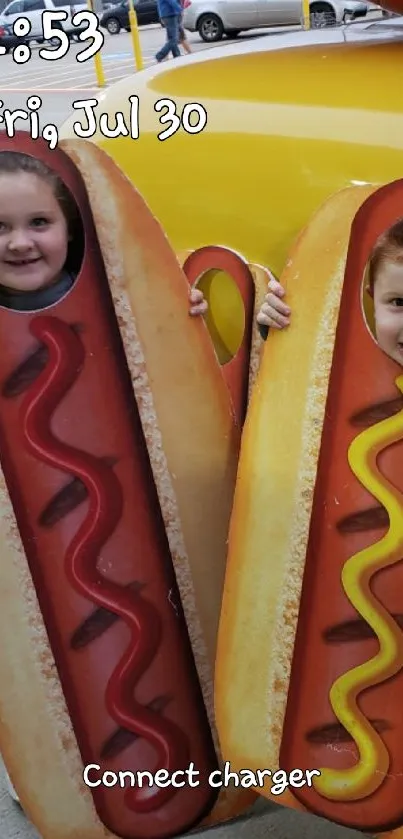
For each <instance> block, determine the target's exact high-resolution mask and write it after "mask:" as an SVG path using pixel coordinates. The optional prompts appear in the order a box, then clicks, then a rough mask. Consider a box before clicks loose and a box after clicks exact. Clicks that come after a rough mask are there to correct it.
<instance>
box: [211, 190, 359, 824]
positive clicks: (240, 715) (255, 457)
mask: <svg viewBox="0 0 403 839" xmlns="http://www.w3.org/2000/svg"><path fill="white" fill-rule="evenodd" d="M373 192H374V189H373V188H370V187H368V188H367V187H362V188H361V187H359V188H354V189H347V190H344V191H342V192H340V193H338V194H337V195H335V196H333V197H332V198H331V199H330V200H329V201H328V202H327V203H326V204H324V205H323V206H322V208H321V209H320V210H319V211H318V213H317V214H316V215H315V216H314V218H313V219H312V221H311V222H310V224H309V225H308V226H307V228H306V229H305V230H304V231H303V232H302V233H301V234H300V236H299V237H298V239H297V241H296V242H295V245H294V247H293V249H292V251H291V253H290V256H289V259H288V261H287V265H286V267H285V270H284V272H283V274H282V277H281V283H282V285H283V286H284V287H285V289H286V295H287V303H288V304H289V306H290V308H291V311H292V324H291V326H290V327H289V328H288V329H287V330H283V331H281V332H275V331H274V330H273V333H272V334H271V335H270V336H269V339H268V341H267V343H266V346H265V348H264V352H263V358H262V362H261V367H260V370H259V374H258V377H257V382H256V386H255V389H254V391H253V394H252V399H251V402H250V406H249V411H248V415H247V419H246V423H245V426H244V432H243V439H242V447H241V456H240V462H239V470H238V478H237V485H236V491H235V499H234V507H233V513H232V518H231V525H230V535H229V552H228V561H227V570H226V576H225V587H224V597H223V606H222V613H221V620H220V628H219V637H218V651H217V662H216V675H215V710H216V720H217V726H218V732H219V738H220V744H221V749H222V753H223V755H224V758H225V759H226V760H230V761H231V765H232V768H234V769H235V770H237V771H239V770H241V769H242V768H245V767H248V768H251V769H253V770H254V771H256V770H257V769H262V768H270V769H271V770H272V771H275V770H276V769H278V768H279V765H280V764H279V761H280V757H279V755H280V747H281V742H282V736H283V724H284V717H285V712H286V704H287V695H288V686H289V679H290V673H291V667H292V659H293V651H294V641H295V635H296V629H297V622H298V614H299V604H300V596H301V588H302V579H303V574H304V568H305V557H306V549H307V541H308V534H309V525H310V517H311V509H312V501H313V492H314V487H315V481H316V475H317V468H318V456H319V451H320V445H321V437H322V430H323V425H324V420H325V405H326V399H327V391H328V381H329V375H330V369H331V365H332V357H333V349H334V342H335V336H336V326H337V322H338V315H339V305H340V298H341V292H342V284H343V278H344V271H345V265H346V257H347V249H348V243H349V237H350V232H351V224H352V221H353V219H354V217H355V215H356V213H357V211H358V209H359V208H360V206H361V205H362V204H363V202H364V201H365V200H366V199H367V198H368V197H369V196H370V195H371V194H372V193H373ZM322 241H323V246H321V242H322ZM246 627H247V631H245V628H246ZM251 685H252V686H253V687H252V688H251ZM311 768H314V767H311ZM269 789H270V782H269V781H268V782H267V783H266V786H265V788H264V789H263V788H260V789H259V792H260V793H262V794H264V795H267V797H269V798H270V797H271V795H270V792H269ZM274 800H276V801H277V802H278V803H281V804H285V805H289V806H293V807H297V808H300V809H304V808H303V807H302V806H301V805H300V804H299V802H298V801H297V800H296V798H295V796H294V795H293V794H292V793H291V792H290V790H289V789H288V790H286V791H285V792H284V793H283V794H282V795H280V796H276V797H275V799H274Z"/></svg>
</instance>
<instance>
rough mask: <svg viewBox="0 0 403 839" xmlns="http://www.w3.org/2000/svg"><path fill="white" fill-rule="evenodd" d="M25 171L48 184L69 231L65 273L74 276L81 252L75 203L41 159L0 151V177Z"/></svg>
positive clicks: (64, 186) (82, 243)
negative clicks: (68, 272) (67, 272)
mask: <svg viewBox="0 0 403 839" xmlns="http://www.w3.org/2000/svg"><path fill="white" fill-rule="evenodd" d="M18 172H27V173H28V174H31V175H36V176H37V177H38V178H41V179H42V180H43V181H46V183H48V184H49V186H50V187H51V189H52V191H53V194H54V196H55V198H56V200H57V202H58V204H59V206H60V209H61V211H62V213H63V215H64V217H65V219H66V222H67V228H68V232H69V246H68V252H67V259H66V265H65V267H66V270H67V271H71V272H72V273H74V274H77V273H78V272H79V270H80V267H81V262H82V259H83V253H84V229H83V224H82V220H81V216H80V212H79V209H78V207H77V204H76V202H75V200H74V198H73V196H72V194H71V192H70V190H69V189H68V188H67V186H66V184H65V183H63V181H62V179H61V178H60V177H59V175H58V174H57V173H56V172H54V170H53V169H51V168H50V167H49V166H47V165H46V163H43V162H42V160H38V158H36V157H31V155H29V154H23V153H22V152H16V151H2V152H0V175H14V174H17V173H18Z"/></svg>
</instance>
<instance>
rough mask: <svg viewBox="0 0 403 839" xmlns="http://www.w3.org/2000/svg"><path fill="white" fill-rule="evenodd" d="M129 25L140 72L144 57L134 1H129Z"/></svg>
mask: <svg viewBox="0 0 403 839" xmlns="http://www.w3.org/2000/svg"><path fill="white" fill-rule="evenodd" d="M129 23H130V34H131V36H132V44H133V54H134V57H135V59H136V66H137V69H138V70H142V69H143V66H144V65H143V56H142V54H141V46H140V36H139V27H138V23H137V15H136V12H135V10H134V5H133V0H129Z"/></svg>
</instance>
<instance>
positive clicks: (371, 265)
mask: <svg viewBox="0 0 403 839" xmlns="http://www.w3.org/2000/svg"><path fill="white" fill-rule="evenodd" d="M385 262H397V263H401V264H402V265H403V219H399V220H398V221H396V222H395V223H394V224H392V227H389V228H388V229H387V230H385V231H384V232H383V233H382V234H381V235H380V236H379V238H378V239H377V241H376V242H375V246H374V248H373V249H372V252H371V256H370V258H369V262H368V286H369V292H370V294H372V293H373V290H374V283H375V280H376V276H377V273H378V271H379V269H380V267H381V266H382V265H383V264H384V263H385Z"/></svg>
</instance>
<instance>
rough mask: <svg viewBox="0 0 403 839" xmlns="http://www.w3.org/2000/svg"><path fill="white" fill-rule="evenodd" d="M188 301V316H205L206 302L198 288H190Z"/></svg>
mask: <svg viewBox="0 0 403 839" xmlns="http://www.w3.org/2000/svg"><path fill="white" fill-rule="evenodd" d="M189 301H190V309H189V314H190V315H205V314H206V312H207V309H208V303H207V300H205V299H204V295H203V292H202V291H200V289H198V288H191V289H190V292H189Z"/></svg>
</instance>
